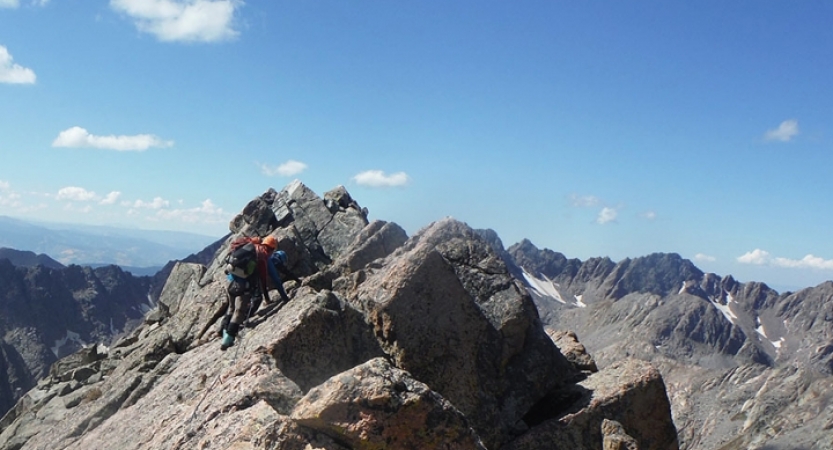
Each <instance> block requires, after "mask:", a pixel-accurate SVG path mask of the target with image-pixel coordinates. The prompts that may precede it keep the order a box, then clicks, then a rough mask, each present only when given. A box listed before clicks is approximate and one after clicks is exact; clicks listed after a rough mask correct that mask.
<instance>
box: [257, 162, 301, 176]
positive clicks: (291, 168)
mask: <svg viewBox="0 0 833 450" xmlns="http://www.w3.org/2000/svg"><path fill="white" fill-rule="evenodd" d="M260 168H261V170H262V171H263V173H264V174H265V175H268V176H270V177H271V176H275V175H280V176H282V177H291V176H293V175H298V174H299V173H301V172H303V171H304V170H306V169H307V165H306V164H304V163H302V162H300V161H295V160H294V159H290V160H289V161H287V162H285V163H283V164H281V165H279V166H277V167H276V166H270V165H268V164H261V166H260Z"/></svg>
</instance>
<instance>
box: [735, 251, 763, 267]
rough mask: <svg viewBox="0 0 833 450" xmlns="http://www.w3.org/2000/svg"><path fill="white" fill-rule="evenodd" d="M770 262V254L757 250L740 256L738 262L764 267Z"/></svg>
mask: <svg viewBox="0 0 833 450" xmlns="http://www.w3.org/2000/svg"><path fill="white" fill-rule="evenodd" d="M769 260H770V256H769V252H767V251H764V250H761V249H759V248H756V249H755V250H752V251H751V252H746V253H744V254H743V255H741V256H738V262H740V263H744V264H755V265H756V266H762V265H764V264H766V263H768V262H769Z"/></svg>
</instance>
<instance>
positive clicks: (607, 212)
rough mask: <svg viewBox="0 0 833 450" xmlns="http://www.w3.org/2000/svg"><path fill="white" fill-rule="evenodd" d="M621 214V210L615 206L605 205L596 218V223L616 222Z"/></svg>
mask: <svg viewBox="0 0 833 450" xmlns="http://www.w3.org/2000/svg"><path fill="white" fill-rule="evenodd" d="M618 215H619V211H617V210H616V209H615V208H610V207H604V208H602V210H601V211H599V216H598V217H597V218H596V223H598V224H599V225H604V224H606V223H610V222H614V221H615V220H616V217H617V216H618Z"/></svg>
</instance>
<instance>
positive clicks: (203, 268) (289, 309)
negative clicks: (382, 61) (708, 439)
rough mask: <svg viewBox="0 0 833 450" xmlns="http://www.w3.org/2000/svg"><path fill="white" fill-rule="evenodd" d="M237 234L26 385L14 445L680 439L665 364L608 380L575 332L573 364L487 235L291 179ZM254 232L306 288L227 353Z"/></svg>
mask: <svg viewBox="0 0 833 450" xmlns="http://www.w3.org/2000/svg"><path fill="white" fill-rule="evenodd" d="M230 228H231V230H232V232H233V233H232V235H230V236H229V238H228V240H227V241H226V242H224V243H223V244H222V245H221V246H220V248H219V250H218V251H217V253H216V255H215V258H214V259H213V261H211V262H210V263H208V264H207V265H200V264H194V263H179V264H177V265H176V266H175V267H174V268H173V269H172V272H171V276H170V277H169V279H168V282H167V283H166V285H165V288H164V289H163V291H162V293H161V296H160V301H159V307H158V309H156V310H154V311H152V312H151V313H149V314H148V315H147V316H146V318H145V323H144V324H143V325H141V326H139V327H138V328H137V329H136V330H135V331H134V332H133V333H131V334H130V335H129V336H126V337H125V338H123V339H122V340H121V341H120V342H118V343H116V344H115V345H113V346H112V348H111V349H110V352H109V353H108V354H107V355H105V356H99V355H98V354H97V353H96V354H84V355H78V356H77V357H75V358H74V359H73V360H72V361H67V363H66V364H63V365H61V366H59V367H58V366H56V368H55V370H54V371H53V373H52V374H51V376H50V377H49V378H47V379H45V380H43V381H42V382H41V383H40V384H39V386H38V387H37V388H35V389H32V390H30V391H29V392H28V393H27V394H26V395H25V396H24V397H23V398H22V399H21V400H20V401H19V402H18V403H17V405H16V406H15V408H13V409H12V410H11V411H10V413H9V414H7V415H6V417H4V418H3V419H2V420H0V450H11V449H14V450H20V449H58V448H60V449H64V448H66V449H88V448H118V449H146V448H166V449H191V448H201V449H214V448H216V449H270V450H275V449H286V450H296V449H297V450H302V449H313V448H314V449H327V450H344V449H383V448H384V449H417V448H419V449H432V448H437V449H484V448H488V449H501V448H508V449H512V448H554V447H552V443H551V441H550V439H552V438H553V436H555V435H559V436H566V437H564V439H572V441H570V442H573V443H574V445H572V446H571V447H564V448H575V449H585V448H586V449H597V448H601V447H602V445H603V443H604V442H605V441H606V440H607V441H610V440H611V439H612V438H611V437H610V436H612V434H611V433H607V434H605V433H603V431H602V430H603V427H602V424H603V421H604V420H605V419H608V420H613V421H616V422H618V423H619V424H620V425H621V427H622V429H623V430H624V433H625V434H626V435H627V436H630V437H631V438H632V439H633V440H634V442H636V443H637V444H638V445H639V446H640V448H643V447H644V448H646V449H653V448H656V449H660V448H662V449H672V450H673V449H676V448H677V437H676V430H675V428H674V425H673V423H672V420H671V415H670V409H669V407H668V398H667V396H666V394H665V390H664V385H663V381H662V378H661V377H660V375H659V372H657V371H656V369H654V368H653V367H651V366H650V365H648V364H646V363H639V362H627V363H623V364H622V365H619V366H616V365H614V366H611V367H609V368H603V369H602V370H600V371H598V372H593V371H591V370H588V368H587V367H588V364H589V363H588V362H587V358H589V356H588V355H586V352H585V353H584V356H581V355H580V354H581V353H582V352H581V350H580V344H578V343H577V342H575V340H574V341H573V345H572V348H571V354H572V355H579V356H581V357H580V358H578V359H569V358H567V357H565V356H564V355H563V354H562V353H561V351H559V349H558V347H557V346H556V344H555V343H554V342H553V340H552V338H550V336H548V335H547V333H546V332H545V331H544V328H543V325H542V323H541V321H540V318H539V316H538V312H537V310H536V308H535V305H534V303H533V301H532V298H531V297H530V295H529V294H528V293H527V291H526V289H525V288H524V286H523V284H522V283H521V282H520V281H519V280H518V279H516V278H515V277H513V276H512V272H511V269H510V267H508V266H507V265H506V264H505V263H504V261H503V260H502V258H501V257H500V255H498V254H497V253H496V252H495V251H494V249H493V245H492V242H490V241H489V240H488V239H485V238H484V237H483V236H482V235H481V233H479V232H477V231H475V230H472V229H471V228H469V227H468V226H467V225H465V224H463V223H461V222H458V221H455V220H453V219H445V220H441V221H438V222H435V223H433V224H430V225H429V226H427V227H426V228H424V229H423V230H421V231H420V232H418V233H417V234H416V235H414V236H413V237H410V238H408V237H407V236H406V235H405V232H404V231H403V230H402V229H401V228H400V227H398V226H397V225H395V224H393V223H387V222H382V221H373V222H371V221H369V220H368V219H367V211H366V210H365V209H363V208H361V207H359V205H358V204H357V203H356V202H355V201H354V200H353V199H352V198H351V197H350V195H349V194H348V193H347V191H346V190H345V189H344V188H342V187H339V188H336V189H334V190H332V191H330V192H327V193H325V195H324V197H323V198H321V197H318V196H317V195H315V194H314V193H313V192H312V191H310V190H309V189H308V188H307V187H306V186H304V185H303V184H301V183H300V182H293V183H291V184H290V185H288V186H287V187H286V188H284V189H283V190H281V191H280V192H277V191H274V190H269V191H267V192H266V193H265V194H264V195H262V196H260V197H258V198H256V199H254V200H253V201H252V202H250V203H249V204H248V205H247V206H246V207H245V208H244V210H243V213H241V214H240V215H238V216H237V217H236V218H235V219H234V220H233V221H232V223H231V225H230ZM242 234H246V235H259V236H265V235H267V234H270V235H273V236H275V237H277V238H278V240H279V244H278V246H279V248H280V249H282V250H284V251H286V252H287V254H288V255H289V261H290V266H291V267H290V268H291V269H292V270H293V271H294V272H295V273H297V274H299V275H301V276H302V277H303V282H302V283H301V284H300V285H298V284H297V283H295V282H289V283H286V287H287V288H288V291H289V293H290V297H291V300H290V301H289V302H288V303H287V304H279V303H272V304H264V306H263V307H262V308H261V309H260V311H258V312H257V314H256V315H254V316H253V317H251V318H250V319H249V324H248V327H247V328H244V331H243V332H242V334H241V335H240V337H239V339H238V341H237V342H236V343H235V345H234V346H233V347H231V348H229V349H228V350H226V351H225V352H223V351H221V350H220V346H219V342H218V340H217V338H216V332H215V331H216V327H217V324H216V323H215V321H216V319H217V317H218V316H217V314H216V313H217V311H218V310H221V309H222V308H223V303H224V302H225V301H226V294H225V281H224V274H223V272H222V268H221V267H220V266H221V264H220V261H221V260H222V258H223V257H224V256H225V252H227V248H228V242H229V241H231V240H232V239H234V238H235V237H237V236H239V235H242ZM585 357H586V358H585ZM571 361H573V362H571ZM576 361H580V363H576ZM590 361H592V358H590ZM564 442H567V441H564Z"/></svg>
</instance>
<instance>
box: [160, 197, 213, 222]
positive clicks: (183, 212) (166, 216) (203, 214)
mask: <svg viewBox="0 0 833 450" xmlns="http://www.w3.org/2000/svg"><path fill="white" fill-rule="evenodd" d="M156 217H157V218H158V219H163V220H179V221H181V222H186V223H220V222H226V221H228V219H229V218H228V217H227V214H226V213H225V211H223V209H222V208H219V207H217V205H215V204H214V202H212V201H211V199H206V200H204V201H203V202H202V203H201V204H200V206H197V207H195V208H180V209H162V210H159V211H157V213H156Z"/></svg>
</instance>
